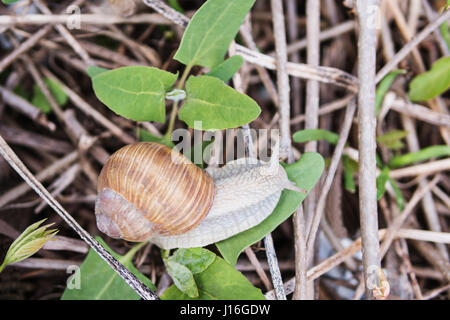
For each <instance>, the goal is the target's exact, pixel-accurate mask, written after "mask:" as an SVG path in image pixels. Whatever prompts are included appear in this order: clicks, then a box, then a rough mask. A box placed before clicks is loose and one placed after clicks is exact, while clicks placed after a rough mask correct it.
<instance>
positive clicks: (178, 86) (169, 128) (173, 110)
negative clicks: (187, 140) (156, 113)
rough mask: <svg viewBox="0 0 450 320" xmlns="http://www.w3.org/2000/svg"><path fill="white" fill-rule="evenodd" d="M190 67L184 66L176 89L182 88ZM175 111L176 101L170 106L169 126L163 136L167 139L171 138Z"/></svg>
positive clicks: (176, 110) (176, 111) (176, 107)
mask: <svg viewBox="0 0 450 320" xmlns="http://www.w3.org/2000/svg"><path fill="white" fill-rule="evenodd" d="M192 67H193V66H192V65H188V66H186V68H185V69H184V72H183V74H182V76H181V79H180V81H179V82H178V85H177V86H176V89H183V87H184V83H185V82H186V79H187V77H188V75H189V72H190V71H191V69H192ZM177 113H178V101H174V102H173V106H172V112H171V113H170V119H169V127H168V128H167V133H166V134H165V135H164V138H166V139H168V140H172V139H171V137H172V132H173V127H174V125H175V118H176V116H177Z"/></svg>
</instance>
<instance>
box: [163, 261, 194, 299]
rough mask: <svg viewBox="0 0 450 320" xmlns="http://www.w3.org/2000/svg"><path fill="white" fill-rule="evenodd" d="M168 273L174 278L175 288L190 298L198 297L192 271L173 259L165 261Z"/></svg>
mask: <svg viewBox="0 0 450 320" xmlns="http://www.w3.org/2000/svg"><path fill="white" fill-rule="evenodd" d="M165 264H166V269H167V273H168V274H169V275H170V276H171V277H172V280H173V283H174V284H175V286H176V287H177V288H178V290H180V291H181V292H183V293H184V294H186V295H188V296H189V297H190V298H197V297H198V288H197V284H196V283H195V280H194V275H193V274H192V272H191V270H189V269H188V268H187V267H186V266H184V265H182V264H181V263H178V262H176V261H175V260H173V259H167V260H165Z"/></svg>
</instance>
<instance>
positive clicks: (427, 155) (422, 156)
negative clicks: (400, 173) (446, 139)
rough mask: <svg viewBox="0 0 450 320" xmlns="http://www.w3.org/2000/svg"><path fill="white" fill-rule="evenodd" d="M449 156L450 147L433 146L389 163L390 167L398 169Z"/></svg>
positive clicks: (398, 157)
mask: <svg viewBox="0 0 450 320" xmlns="http://www.w3.org/2000/svg"><path fill="white" fill-rule="evenodd" d="M448 156H450V146H445V145H440V146H431V147H427V148H424V149H422V150H420V151H417V152H411V153H407V154H404V155H401V156H396V157H393V158H392V159H391V160H390V161H389V167H391V168H398V167H402V166H407V165H410V164H413V163H417V162H422V161H426V160H429V159H431V158H440V157H448Z"/></svg>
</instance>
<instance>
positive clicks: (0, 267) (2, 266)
mask: <svg viewBox="0 0 450 320" xmlns="http://www.w3.org/2000/svg"><path fill="white" fill-rule="evenodd" d="M5 262H6V261H3V263H2V265H0V272H2V271H3V269H5V267H6V263H5Z"/></svg>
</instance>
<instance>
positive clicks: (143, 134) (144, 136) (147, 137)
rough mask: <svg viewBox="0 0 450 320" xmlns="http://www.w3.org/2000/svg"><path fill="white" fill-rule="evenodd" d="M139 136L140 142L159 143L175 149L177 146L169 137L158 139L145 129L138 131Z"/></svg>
mask: <svg viewBox="0 0 450 320" xmlns="http://www.w3.org/2000/svg"><path fill="white" fill-rule="evenodd" d="M137 136H138V137H139V141H144V142H157V143H161V144H163V145H166V146H168V147H169V148H173V147H174V146H175V145H174V144H173V142H172V141H171V140H170V139H169V138H168V137H167V136H162V137H157V136H155V135H154V134H152V133H150V132H148V131H147V130H144V129H138V132H137Z"/></svg>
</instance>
